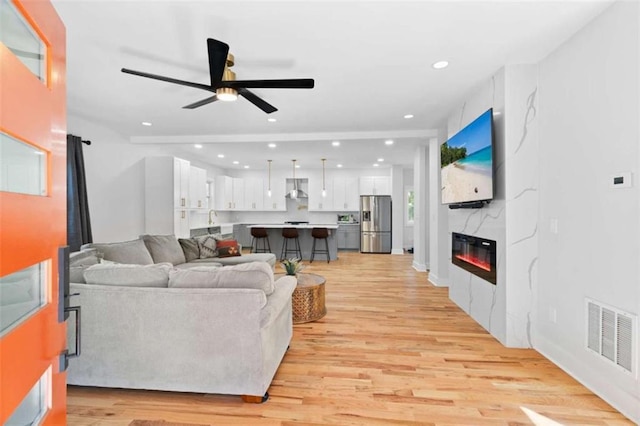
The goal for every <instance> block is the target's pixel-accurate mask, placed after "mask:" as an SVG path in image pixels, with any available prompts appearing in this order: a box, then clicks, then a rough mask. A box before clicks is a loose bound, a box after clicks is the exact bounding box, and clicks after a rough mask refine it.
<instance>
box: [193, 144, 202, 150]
mask: <svg viewBox="0 0 640 426" xmlns="http://www.w3.org/2000/svg"><path fill="white" fill-rule="evenodd" d="M193 147H194V148H198V149H202V145H200V144H199V143H197V144H195V145H194V146H193Z"/></svg>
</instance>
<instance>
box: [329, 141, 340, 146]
mask: <svg viewBox="0 0 640 426" xmlns="http://www.w3.org/2000/svg"><path fill="white" fill-rule="evenodd" d="M331 145H333V146H340V141H333V142H331Z"/></svg>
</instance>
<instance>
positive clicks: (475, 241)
mask: <svg viewBox="0 0 640 426" xmlns="http://www.w3.org/2000/svg"><path fill="white" fill-rule="evenodd" d="M451 262H452V263H453V264H454V265H457V266H459V267H461V268H462V269H464V270H466V271H469V272H471V273H472V274H474V275H477V276H479V277H480V278H482V279H484V280H487V281H489V282H490V283H491V284H495V283H496V275H497V274H496V242H495V241H493V240H486V239H484V238H479V237H474V236H471V235H465V234H458V233H457V232H453V233H452V234H451Z"/></svg>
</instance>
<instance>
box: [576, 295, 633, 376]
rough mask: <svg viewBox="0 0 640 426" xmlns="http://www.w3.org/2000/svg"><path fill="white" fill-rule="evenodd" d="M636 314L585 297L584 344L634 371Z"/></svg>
mask: <svg viewBox="0 0 640 426" xmlns="http://www.w3.org/2000/svg"><path fill="white" fill-rule="evenodd" d="M636 324H637V317H636V316H635V315H632V314H630V313H628V312H623V311H621V310H619V309H616V308H613V307H611V306H607V305H605V304H603V303H600V302H596V301H595V300H591V299H587V348H589V349H590V350H592V351H593V352H595V353H597V354H598V355H600V356H602V357H603V358H606V359H607V360H608V361H610V362H612V363H614V364H616V365H617V366H618V367H620V368H622V369H623V370H624V371H626V372H628V373H631V374H632V375H633V376H634V377H635V376H636V374H637V362H636V359H637V356H638V354H637V353H636V344H635V341H636V339H637V337H636V328H637V325H636Z"/></svg>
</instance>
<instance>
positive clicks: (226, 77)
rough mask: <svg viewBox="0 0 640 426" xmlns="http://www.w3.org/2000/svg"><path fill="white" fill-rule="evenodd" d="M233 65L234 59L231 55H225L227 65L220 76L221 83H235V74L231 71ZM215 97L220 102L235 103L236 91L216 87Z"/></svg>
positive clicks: (229, 88)
mask: <svg viewBox="0 0 640 426" xmlns="http://www.w3.org/2000/svg"><path fill="white" fill-rule="evenodd" d="M234 64H235V58H234V57H233V55H232V54H231V53H229V54H228V55H227V63H226V66H225V67H224V73H223V74H222V81H235V80H236V73H235V72H233V71H231V67H232V66H233V65H234ZM216 96H217V97H218V99H220V100H221V101H227V102H229V101H235V100H236V99H238V91H237V90H236V89H232V88H231V87H218V88H217V89H216Z"/></svg>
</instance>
